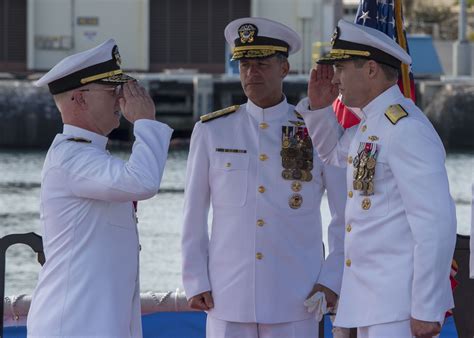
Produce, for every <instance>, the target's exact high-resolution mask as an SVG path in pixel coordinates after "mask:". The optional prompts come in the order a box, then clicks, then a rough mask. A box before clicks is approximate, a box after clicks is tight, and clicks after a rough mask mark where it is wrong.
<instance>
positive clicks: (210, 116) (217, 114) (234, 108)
mask: <svg viewBox="0 0 474 338" xmlns="http://www.w3.org/2000/svg"><path fill="white" fill-rule="evenodd" d="M239 108H240V105H238V104H236V105H234V106H230V107H227V108H224V109H221V110H217V111H215V112H213V113H209V114H206V115H203V116H201V122H202V123H206V122H209V121H211V120H214V119H217V118H219V117H222V116H225V115H228V114H231V113H234V112H236V111H237V110H238V109H239Z"/></svg>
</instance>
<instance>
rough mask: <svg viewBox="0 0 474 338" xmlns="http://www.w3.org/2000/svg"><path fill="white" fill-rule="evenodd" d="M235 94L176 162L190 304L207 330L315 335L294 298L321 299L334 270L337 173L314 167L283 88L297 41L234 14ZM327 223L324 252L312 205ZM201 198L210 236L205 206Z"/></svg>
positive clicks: (340, 202) (339, 203) (286, 31)
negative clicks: (180, 170) (235, 101)
mask: <svg viewBox="0 0 474 338" xmlns="http://www.w3.org/2000/svg"><path fill="white" fill-rule="evenodd" d="M225 37H226V39H227V42H228V43H229V44H230V46H231V47H232V49H233V59H234V60H238V61H239V69H240V79H241V83H242V88H243V90H244V93H245V95H246V96H247V98H248V100H247V103H246V104H243V105H240V106H238V105H237V106H232V107H229V108H225V109H223V110H220V111H217V112H214V113H211V114H208V115H204V116H203V117H202V118H201V121H200V122H198V123H197V124H196V125H195V128H194V131H193V134H192V137H191V147H190V152H189V157H188V164H187V177H186V185H185V206H184V225H183V235H182V253H183V282H184V288H185V291H186V295H187V298H188V299H189V304H190V306H191V307H193V308H195V309H201V310H206V311H208V317H207V318H208V319H207V337H213V338H214V337H219V338H220V337H246V338H252V337H287V338H288V337H295V338H302V337H317V335H318V327H317V323H316V320H315V317H314V314H310V313H308V312H307V310H306V308H305V306H304V305H303V303H304V301H305V299H306V298H307V297H308V295H309V294H311V295H312V294H313V293H315V292H316V291H321V292H324V294H325V296H326V299H327V301H328V303H329V304H330V305H333V304H334V303H335V301H336V297H337V296H336V294H338V293H339V288H340V282H341V274H342V269H343V238H344V219H343V212H344V206H345V195H344V191H345V178H344V172H343V171H341V169H340V168H339V169H338V168H335V167H331V166H327V165H323V164H322V162H321V161H320V159H319V158H318V157H317V156H314V155H313V153H314V152H313V147H312V144H311V140H310V138H309V136H308V131H307V129H306V126H305V123H304V121H303V119H302V118H301V116H300V115H299V114H297V113H296V112H295V110H294V106H292V105H290V104H289V103H288V102H287V100H286V97H285V95H284V94H283V92H282V82H283V79H284V78H285V77H286V75H287V74H288V71H289V63H288V61H287V57H288V55H289V54H293V53H296V52H297V51H298V50H299V49H300V46H301V39H300V37H299V36H298V34H297V33H296V32H294V31H293V30H292V29H290V28H288V27H287V26H285V25H283V24H280V23H278V22H275V21H271V20H267V19H262V18H241V19H238V20H235V21H232V22H231V23H229V24H228V26H227V27H226V29H225ZM325 189H326V190H327V192H328V198H329V206H330V208H331V213H332V221H331V223H330V225H329V255H328V257H327V258H326V260H325V258H324V250H323V243H322V225H321V214H320V204H321V199H322V196H323V193H324V190H325ZM210 204H211V205H212V234H211V238H210V239H209V236H208V212H209V206H210Z"/></svg>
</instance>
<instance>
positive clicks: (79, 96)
mask: <svg viewBox="0 0 474 338" xmlns="http://www.w3.org/2000/svg"><path fill="white" fill-rule="evenodd" d="M71 100H72V101H73V102H74V104H75V105H76V106H77V107H78V108H79V109H80V110H85V109H87V103H86V100H85V98H84V93H83V92H81V91H79V90H75V91H73V92H72V98H71Z"/></svg>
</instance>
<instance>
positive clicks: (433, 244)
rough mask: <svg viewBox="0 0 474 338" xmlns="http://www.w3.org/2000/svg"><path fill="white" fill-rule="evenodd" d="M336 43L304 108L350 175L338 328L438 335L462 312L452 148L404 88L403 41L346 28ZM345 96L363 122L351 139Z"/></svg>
mask: <svg viewBox="0 0 474 338" xmlns="http://www.w3.org/2000/svg"><path fill="white" fill-rule="evenodd" d="M332 43H333V45H332V50H331V52H330V54H329V55H328V56H326V57H324V58H322V59H321V60H320V61H319V63H321V64H319V65H317V68H316V69H313V70H312V73H311V77H310V83H309V86H308V98H307V99H303V100H302V101H301V102H300V103H299V104H298V106H297V110H298V111H299V112H300V113H301V114H302V115H303V116H304V119H305V121H306V123H307V125H308V129H309V131H310V134H311V137H312V139H313V143H314V145H315V147H316V149H317V151H318V153H319V156H320V157H321V159H322V160H323V161H324V162H325V163H332V164H335V165H338V166H341V167H347V191H346V195H347V197H348V198H347V204H346V214H345V216H346V237H345V266H344V275H343V276H344V277H343V281H342V289H341V295H340V300H339V306H338V310H337V315H336V321H335V325H337V326H342V327H357V328H358V337H370V338H372V337H411V336H412V335H414V336H417V337H431V336H433V335H435V334H436V333H437V332H439V330H440V324H439V323H440V322H443V320H444V316H445V312H446V311H447V310H448V309H451V308H452V307H453V298H452V293H451V288H450V283H449V273H450V267H451V260H452V257H453V252H454V246H455V241H456V218H455V208H454V202H453V200H452V198H451V195H450V192H449V185H448V178H447V174H446V169H445V150H444V148H443V145H442V143H441V140H440V139H439V137H438V135H437V133H436V131H435V130H434V129H433V127H432V125H431V123H430V122H429V121H428V119H427V118H426V116H425V115H424V114H423V112H421V111H420V109H419V108H418V107H417V106H415V104H414V103H413V101H412V100H410V99H407V98H405V97H404V96H403V95H402V93H401V92H400V90H399V88H398V86H397V80H398V69H399V68H400V65H401V63H402V62H403V63H406V64H410V63H411V58H410V56H409V55H408V54H407V53H406V52H405V51H404V50H403V49H402V48H401V47H399V46H398V45H397V44H396V42H395V41H393V40H392V39H390V38H389V37H388V36H387V35H385V34H384V33H382V32H380V31H378V30H375V29H372V28H368V27H364V26H361V25H355V24H351V23H348V22H345V21H340V22H339V25H338V28H337V30H336V32H335V35H334V36H333V42H332ZM325 63H326V65H325ZM327 64H329V65H327ZM332 64H333V65H334V69H333V66H332ZM331 81H332V82H331ZM338 94H341V96H342V101H343V103H344V104H345V105H347V106H349V107H355V108H357V111H358V112H359V114H360V118H361V122H360V124H359V125H357V126H354V127H352V128H350V129H347V130H346V131H345V132H344V134H343V135H342V137H340V127H339V126H338V124H337V121H336V119H335V115H334V112H333V111H332V108H331V104H332V102H333V101H334V99H335V98H336V97H337V95H338ZM410 326H411V328H410Z"/></svg>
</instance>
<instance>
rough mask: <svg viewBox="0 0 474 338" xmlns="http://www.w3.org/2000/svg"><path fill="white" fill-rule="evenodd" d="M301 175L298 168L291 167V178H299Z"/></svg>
mask: <svg viewBox="0 0 474 338" xmlns="http://www.w3.org/2000/svg"><path fill="white" fill-rule="evenodd" d="M302 176H303V174H302V172H301V170H300V169H293V179H295V180H300V179H301V177H302Z"/></svg>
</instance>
